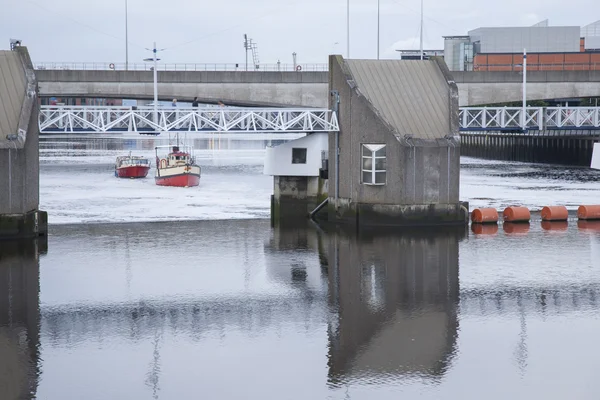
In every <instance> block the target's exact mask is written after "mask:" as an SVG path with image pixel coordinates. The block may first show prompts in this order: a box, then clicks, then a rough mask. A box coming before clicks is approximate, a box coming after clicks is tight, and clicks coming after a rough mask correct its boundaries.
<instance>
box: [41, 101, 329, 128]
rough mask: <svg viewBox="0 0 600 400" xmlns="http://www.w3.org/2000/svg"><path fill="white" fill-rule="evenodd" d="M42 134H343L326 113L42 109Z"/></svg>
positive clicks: (248, 110) (190, 109)
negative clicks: (179, 132)
mask: <svg viewBox="0 0 600 400" xmlns="http://www.w3.org/2000/svg"><path fill="white" fill-rule="evenodd" d="M39 124H40V132H45V133H49V132H138V133H141V134H159V133H161V132H178V131H184V132H217V133H219V132H240V133H242V132H243V133H249V132H251V133H299V132H307V133H309V132H330V131H337V130H339V126H338V120H337V115H336V114H335V112H333V111H330V110H325V109H276V108H270V109H257V108H222V109H219V108H181V107H178V108H157V109H156V110H155V109H154V108H153V107H140V108H136V107H83V106H82V107H63V106H42V107H41V108H40V117H39Z"/></svg>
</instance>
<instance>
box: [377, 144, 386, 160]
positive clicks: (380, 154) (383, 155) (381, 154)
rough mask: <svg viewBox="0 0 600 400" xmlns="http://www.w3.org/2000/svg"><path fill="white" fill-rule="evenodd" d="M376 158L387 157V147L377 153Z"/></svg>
mask: <svg viewBox="0 0 600 400" xmlns="http://www.w3.org/2000/svg"><path fill="white" fill-rule="evenodd" d="M375 157H385V146H383V147H382V148H381V149H379V150H377V151H376V152H375Z"/></svg>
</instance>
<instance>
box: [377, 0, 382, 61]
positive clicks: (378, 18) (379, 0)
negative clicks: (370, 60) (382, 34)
mask: <svg viewBox="0 0 600 400" xmlns="http://www.w3.org/2000/svg"><path fill="white" fill-rule="evenodd" d="M380 3H381V0H377V59H378V60H379V22H380V17H379V10H380V8H379V6H380Z"/></svg>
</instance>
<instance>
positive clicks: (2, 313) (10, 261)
mask: <svg viewBox="0 0 600 400" xmlns="http://www.w3.org/2000/svg"><path fill="white" fill-rule="evenodd" d="M46 248H47V241H46V239H45V238H40V239H34V240H26V241H0V397H1V398H2V399H29V398H34V397H35V395H36V391H37V386H38V376H39V373H40V365H39V363H40V308H39V254H40V253H45V252H46Z"/></svg>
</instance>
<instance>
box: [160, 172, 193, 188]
mask: <svg viewBox="0 0 600 400" xmlns="http://www.w3.org/2000/svg"><path fill="white" fill-rule="evenodd" d="M154 180H155V181H156V184H157V185H158V186H177V187H192V186H198V185H199V184H200V175H196V174H181V175H171V176H168V177H164V178H159V177H155V178H154Z"/></svg>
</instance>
